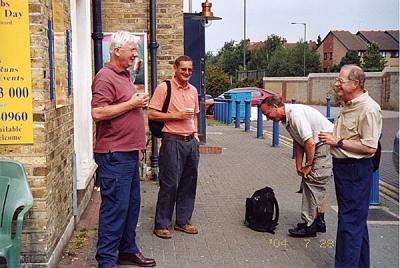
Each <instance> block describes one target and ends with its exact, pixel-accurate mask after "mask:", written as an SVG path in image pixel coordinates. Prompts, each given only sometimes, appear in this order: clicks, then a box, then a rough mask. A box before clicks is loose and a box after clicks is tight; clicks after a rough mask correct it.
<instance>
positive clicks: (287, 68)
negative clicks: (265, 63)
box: [268, 43, 321, 76]
mask: <svg viewBox="0 0 400 268" xmlns="http://www.w3.org/2000/svg"><path fill="white" fill-rule="evenodd" d="M304 46H306V47H305V49H306V75H308V74H309V73H318V72H321V65H320V61H319V55H318V53H317V51H316V50H315V49H309V48H308V46H307V45H305V44H304V43H297V45H296V47H294V48H283V47H281V48H278V49H277V50H276V51H275V52H274V54H273V55H272V57H271V61H270V65H269V67H270V68H269V73H268V76H303V59H304Z"/></svg>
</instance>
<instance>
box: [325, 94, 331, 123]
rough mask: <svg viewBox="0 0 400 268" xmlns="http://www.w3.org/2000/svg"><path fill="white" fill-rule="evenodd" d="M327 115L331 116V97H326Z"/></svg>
mask: <svg viewBox="0 0 400 268" xmlns="http://www.w3.org/2000/svg"><path fill="white" fill-rule="evenodd" d="M326 117H328V118H330V117H331V97H329V96H328V97H326Z"/></svg>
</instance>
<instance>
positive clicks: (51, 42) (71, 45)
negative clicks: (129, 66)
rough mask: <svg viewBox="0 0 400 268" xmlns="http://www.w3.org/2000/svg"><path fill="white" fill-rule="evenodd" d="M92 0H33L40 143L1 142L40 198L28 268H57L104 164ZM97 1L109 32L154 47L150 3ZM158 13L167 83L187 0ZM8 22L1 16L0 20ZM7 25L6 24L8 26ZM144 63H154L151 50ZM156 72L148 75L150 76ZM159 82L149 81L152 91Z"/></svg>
mask: <svg viewBox="0 0 400 268" xmlns="http://www.w3.org/2000/svg"><path fill="white" fill-rule="evenodd" d="M1 2H2V3H4V5H3V4H2V5H1V7H0V8H1V9H4V10H6V9H7V10H8V9H10V10H11V9H12V7H13V6H15V5H16V3H18V5H19V4H21V2H20V0H1ZM22 2H24V1H22ZM92 2H95V1H94V0H93V1H91V0H29V1H27V3H26V5H28V9H27V10H29V11H27V13H28V14H24V15H26V16H29V30H28V31H29V40H30V46H29V48H28V50H29V53H30V63H31V72H30V76H31V81H32V87H31V94H32V99H33V100H32V115H33V123H32V128H33V142H31V143H21V144H7V143H0V159H14V160H18V161H20V162H21V163H22V164H23V165H24V167H25V169H26V173H27V175H28V180H29V185H30V188H31V191H32V194H33V197H34V206H33V208H32V209H31V210H30V212H29V213H28V214H27V216H26V220H25V222H24V227H23V236H22V240H23V241H22V258H21V263H23V264H24V266H27V267H30V266H32V267H56V266H57V263H58V260H59V258H60V256H61V253H62V250H63V248H64V246H65V244H66V243H67V242H68V240H69V238H70V236H71V235H72V232H73V229H74V226H75V224H76V222H77V221H78V220H79V217H80V215H81V214H82V212H83V210H84V209H85V207H86V204H87V202H88V200H89V198H90V195H91V191H92V187H93V181H94V180H93V178H94V174H95V171H96V164H95V162H94V160H93V142H94V138H93V136H94V124H93V122H92V118H91V114H90V109H91V108H90V101H91V82H92V79H93V77H94V67H93V62H94V56H93V40H92V39H91V35H92V32H93V30H92V29H93V26H92V22H93V11H92ZM97 2H101V19H102V32H104V33H112V32H115V31H118V30H126V31H130V32H134V33H144V34H146V35H147V37H148V38H147V43H145V44H144V46H145V47H146V48H147V47H148V46H149V43H150V40H149V39H150V0H130V1H126V0H102V1H97ZM4 12H6V11H4ZM2 13H3V11H2ZM21 13H22V12H21ZM6 14H7V13H6ZM156 16H157V41H158V44H159V47H158V51H157V65H158V66H157V68H158V72H157V79H158V81H162V80H163V79H166V78H170V77H171V76H172V71H173V69H172V63H173V60H174V59H175V58H176V57H177V56H179V55H181V54H182V53H183V38H184V36H183V1H181V0H161V1H157V5H156ZM5 19H6V18H2V17H0V22H1V21H2V20H5ZM4 25H5V24H1V23H0V27H3V26H4ZM2 38H3V37H2ZM1 53H2V52H1V51H0V59H1ZM104 53H107V51H106V52H104V51H103V54H104ZM143 60H144V61H145V62H146V63H147V64H148V66H149V65H150V55H149V54H148V57H147V58H145V59H143ZM1 65H2V62H1V60H0V67H4V66H1ZM149 70H150V68H147V72H146V73H145V74H144V75H145V76H147V77H150V72H149ZM153 86H154V85H150V84H149V88H151V87H153ZM0 102H1V100H0Z"/></svg>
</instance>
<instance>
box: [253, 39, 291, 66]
mask: <svg viewBox="0 0 400 268" xmlns="http://www.w3.org/2000/svg"><path fill="white" fill-rule="evenodd" d="M284 43H286V39H285V38H283V37H280V36H278V35H275V34H271V35H269V36H268V37H267V39H266V40H265V41H264V42H263V45H262V46H261V47H259V48H256V49H254V50H252V51H251V52H250V59H249V62H248V69H249V70H260V69H269V66H268V65H269V61H270V59H271V56H272V54H273V53H274V51H275V50H276V49H278V48H280V47H282V46H283V44H284Z"/></svg>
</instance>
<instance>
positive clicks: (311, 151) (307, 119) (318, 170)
mask: <svg viewBox="0 0 400 268" xmlns="http://www.w3.org/2000/svg"><path fill="white" fill-rule="evenodd" d="M261 111H262V112H263V114H264V115H266V116H267V118H268V119H272V120H273V121H282V123H283V124H284V125H285V126H286V129H287V131H288V132H289V134H290V136H291V137H292V138H293V140H294V142H295V146H296V169H297V174H298V175H299V176H301V177H302V182H301V184H302V185H301V186H302V188H303V192H302V195H303V196H302V212H301V218H302V220H303V222H301V223H299V224H297V226H296V227H295V228H293V229H289V235H291V236H293V237H314V236H316V234H317V232H325V231H326V226H325V220H324V208H323V207H322V206H323V203H324V202H323V201H324V199H325V197H326V185H327V183H328V182H329V180H330V178H331V177H332V159H331V156H330V154H329V150H330V148H329V146H326V145H324V144H322V143H321V142H319V140H318V134H319V133H320V132H321V131H322V132H324V131H327V132H331V131H332V129H333V124H332V123H331V122H329V120H328V119H326V118H325V117H324V116H323V115H322V114H321V113H320V112H319V111H317V110H316V109H314V108H311V107H309V106H306V105H302V104H284V103H283V102H282V100H281V99H278V98H276V97H273V96H272V97H268V98H266V99H265V100H264V101H263V102H262V104H261ZM304 155H305V163H304V164H303V159H304Z"/></svg>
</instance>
